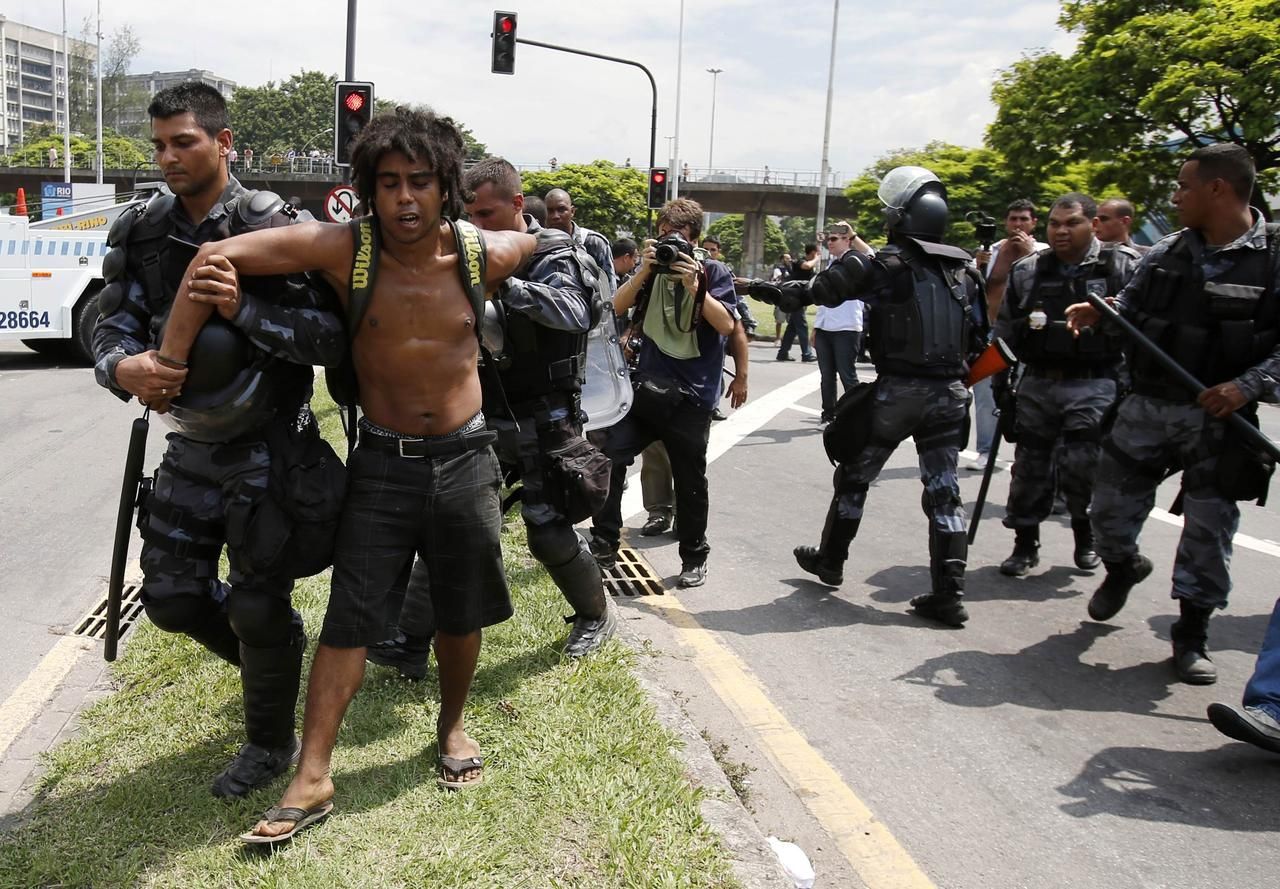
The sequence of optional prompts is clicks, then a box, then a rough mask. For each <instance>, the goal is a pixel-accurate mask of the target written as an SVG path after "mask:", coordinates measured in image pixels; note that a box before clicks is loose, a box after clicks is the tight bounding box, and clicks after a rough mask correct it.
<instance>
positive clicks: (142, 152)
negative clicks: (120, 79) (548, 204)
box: [8, 123, 151, 170]
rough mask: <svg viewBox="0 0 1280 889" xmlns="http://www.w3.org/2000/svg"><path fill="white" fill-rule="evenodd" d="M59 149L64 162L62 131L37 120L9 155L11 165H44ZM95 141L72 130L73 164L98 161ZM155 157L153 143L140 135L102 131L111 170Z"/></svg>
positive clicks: (105, 163) (104, 155)
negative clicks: (52, 151)
mask: <svg viewBox="0 0 1280 889" xmlns="http://www.w3.org/2000/svg"><path fill="white" fill-rule="evenodd" d="M50 148H56V149H58V162H59V164H61V162H62V133H61V131H59V130H55V129H54V128H53V124H47V123H42V124H36V125H34V126H29V127H27V132H26V141H24V142H23V143H22V147H21V148H17V149H15V150H14V151H13V152H12V153H11V154H10V155H9V158H8V164H9V166H11V167H44V166H48V163H49V149H50ZM95 153H96V152H95V142H94V140H93V139H90V138H86V137H84V136H81V135H79V134H77V133H72V134H71V165H72V166H73V167H91V166H93V162H94V155H95ZM150 160H151V146H149V145H146V144H145V143H143V142H140V141H138V140H136V139H130V138H128V137H127V136H121V135H120V134H119V133H117V132H115V131H114V130H108V129H104V130H103V131H102V163H103V168H104V169H107V170H132V169H133V168H134V167H136V166H138V165H139V164H144V163H148V162H150Z"/></svg>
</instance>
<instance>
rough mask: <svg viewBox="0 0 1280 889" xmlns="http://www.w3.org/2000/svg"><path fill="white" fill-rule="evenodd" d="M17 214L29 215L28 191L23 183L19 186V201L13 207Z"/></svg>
mask: <svg viewBox="0 0 1280 889" xmlns="http://www.w3.org/2000/svg"><path fill="white" fill-rule="evenodd" d="M13 209H14V210H15V211H16V213H15V215H17V216H26V215H27V192H26V189H24V188H23V187H22V186H21V185H19V186H18V203H17V205H16V206H14V208H13Z"/></svg>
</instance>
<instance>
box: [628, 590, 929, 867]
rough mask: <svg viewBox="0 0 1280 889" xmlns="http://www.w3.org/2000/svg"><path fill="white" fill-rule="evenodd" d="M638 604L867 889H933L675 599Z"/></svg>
mask: <svg viewBox="0 0 1280 889" xmlns="http://www.w3.org/2000/svg"><path fill="white" fill-rule="evenodd" d="M641 601H643V602H644V604H646V605H648V606H649V607H650V608H652V609H653V610H655V611H657V612H660V613H661V614H662V615H663V617H664V618H665V619H666V620H667V621H668V622H669V623H670V624H671V625H672V626H673V627H675V629H676V632H677V635H678V636H679V637H680V640H681V641H682V642H683V643H684V644H685V645H687V646H688V647H689V648H691V649H693V651H694V652H695V653H696V655H697V656H696V657H695V658H694V663H695V664H697V666H698V669H699V670H700V671H701V672H702V675H703V676H704V677H706V680H707V682H708V683H709V684H710V685H711V687H712V689H714V690H715V692H716V694H717V695H719V696H720V699H721V700H723V701H724V702H725V704H726V705H727V706H728V707H729V709H730V710H732V711H733V713H734V715H735V716H736V717H737V718H738V720H739V721H740V722H741V723H742V724H743V725H744V726H746V727H747V728H749V729H750V730H751V731H753V732H754V733H755V734H756V736H757V737H758V738H759V739H760V742H761V745H762V746H763V747H764V750H765V752H766V753H767V754H768V756H769V758H770V759H771V760H772V761H773V764H774V767H775V768H776V769H777V770H778V773H779V774H780V775H782V777H783V779H784V780H785V781H786V782H787V784H788V785H789V786H790V787H791V789H792V790H793V791H795V793H796V796H797V797H798V798H799V799H800V801H801V802H802V803H804V805H805V807H806V808H808V810H809V811H810V812H811V813H812V814H813V817H814V818H816V819H817V821H818V823H819V824H821V825H822V827H823V828H824V829H825V830H826V831H827V832H828V833H830V834H831V836H832V837H833V838H834V839H835V841H836V845H837V846H838V847H839V849H840V852H841V854H843V855H844V857H845V858H846V859H847V860H848V861H849V864H850V865H851V866H852V867H853V869H854V870H855V871H856V872H857V874H858V876H859V877H861V878H862V881H863V882H864V883H866V884H867V886H868V887H870V889H934V884H933V882H932V881H931V880H930V879H929V878H928V876H926V875H925V873H924V871H922V870H921V869H920V867H919V865H917V864H916V863H915V861H914V860H913V859H912V858H911V856H910V855H909V854H908V853H907V850H906V849H904V848H903V847H902V845H901V844H900V843H899V842H898V841H897V839H895V838H894V836H893V834H891V833H890V832H889V829H888V828H887V827H885V826H884V824H883V823H881V822H880V821H879V820H878V819H877V818H876V816H875V815H874V814H872V812H871V810H870V809H868V808H867V806H866V805H865V804H864V803H863V802H862V800H860V799H858V797H857V795H856V794H854V792H853V791H852V790H850V789H849V787H848V786H847V785H846V784H845V783H844V780H843V779H842V778H841V777H840V773H839V772H837V771H836V770H835V769H834V768H833V767H832V766H831V764H830V763H829V762H827V760H826V759H825V758H824V757H823V755H822V754H821V753H819V752H818V751H817V750H816V749H814V747H813V746H812V745H811V744H809V742H808V741H806V740H805V738H804V736H803V735H802V734H801V733H800V732H799V731H798V730H797V729H796V728H795V726H793V725H792V724H791V723H790V722H788V721H787V718H786V716H784V715H783V714H782V711H780V710H779V709H778V708H777V707H776V706H774V704H773V702H772V701H770V700H769V696H768V693H767V692H766V691H765V688H764V685H763V684H762V683H761V682H760V680H759V679H758V678H757V677H756V676H755V674H754V673H752V672H751V669H750V668H749V667H748V666H747V665H746V664H745V663H744V662H743V661H742V659H741V658H739V657H738V656H737V655H736V654H734V652H733V651H732V650H731V649H730V648H729V647H728V646H726V645H725V644H724V643H723V642H721V641H720V640H719V639H717V638H716V636H715V635H714V634H713V633H711V632H710V631H709V630H707V629H705V628H703V627H702V626H701V625H700V624H699V623H698V621H697V618H696V617H695V616H694V615H693V614H691V613H690V612H689V611H688V610H687V609H686V608H685V607H684V605H683V604H681V602H680V600H678V599H677V598H676V597H675V595H674V594H673V593H671V592H668V593H667V594H666V595H665V596H646V597H644V598H643V599H642V600H641Z"/></svg>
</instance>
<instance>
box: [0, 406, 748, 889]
mask: <svg viewBox="0 0 1280 889" xmlns="http://www.w3.org/2000/svg"><path fill="white" fill-rule="evenodd" d="M319 401H320V399H317V402H319ZM322 414H323V419H324V421H325V426H326V433H327V434H330V435H332V432H333V429H332V426H333V423H334V419H333V413H332V409H331V407H329V406H327V405H326V406H325V408H324V409H323V410H322ZM339 435H340V432H339ZM335 446H336V445H335ZM340 450H341V449H340ZM504 547H505V552H506V558H507V567H508V572H509V578H510V582H511V587H512V594H513V597H514V599H515V605H516V616H515V617H514V618H512V619H511V620H509V621H507V622H506V623H504V624H501V625H499V626H498V627H494V628H492V629H491V630H490V631H488V632H486V634H485V640H484V648H483V650H482V653H481V660H480V667H479V671H478V674H477V676H476V682H475V686H474V689H473V691H472V697H471V703H470V706H469V708H468V728H469V731H470V733H471V735H472V736H473V737H474V738H476V739H477V740H478V741H479V742H480V744H481V746H482V747H483V749H484V755H485V763H486V780H485V783H484V785H483V786H481V787H477V788H474V789H472V790H468V791H467V792H466V793H457V794H450V793H447V792H445V791H442V790H440V789H438V788H437V787H436V784H435V777H434V768H433V764H434V758H435V752H436V751H435V735H434V726H435V717H436V713H437V710H438V705H437V702H438V700H439V690H438V688H437V686H436V683H435V681H434V678H435V677H434V669H433V671H432V674H431V676H430V677H429V678H428V679H427V680H426V681H425V682H421V683H409V682H406V681H405V680H403V679H401V678H400V677H399V676H398V675H397V674H396V673H395V671H393V670H389V669H386V668H381V667H373V666H370V668H369V671H368V674H367V677H366V681H365V686H364V688H363V689H362V691H361V692H360V694H359V695H358V696H357V698H356V700H355V702H354V703H353V704H352V707H351V709H350V711H349V712H348V714H347V719H346V722H345V723H344V725H343V728H342V732H341V734H340V735H339V738H338V747H337V750H336V753H335V758H334V781H335V784H336V785H337V796H336V798H335V802H336V809H335V812H334V814H333V815H332V816H331V817H330V818H329V819H328V820H327V821H325V822H323V823H321V824H320V825H318V826H316V827H315V828H313V829H310V830H308V831H306V832H304V833H302V834H300V835H299V836H298V837H297V838H296V839H295V840H294V841H293V842H292V843H291V844H290V845H289V846H288V847H286V848H284V849H282V850H280V851H278V852H276V853H274V854H261V853H258V852H254V851H252V850H250V851H246V850H244V849H243V848H242V847H241V844H240V843H239V841H238V840H237V839H236V836H237V834H239V833H240V832H242V831H244V830H246V829H247V828H248V827H249V826H250V825H251V824H252V823H253V821H254V819H255V818H256V817H257V816H258V814H259V813H261V812H262V811H263V810H264V809H266V808H267V807H268V806H270V805H273V804H274V803H275V802H276V801H277V800H278V798H279V794H280V793H281V791H282V790H283V788H284V786H285V782H286V780H287V779H286V778H282V779H280V780H279V781H278V782H276V783H275V784H274V785H272V786H271V787H269V788H267V789H264V790H261V791H259V792H258V793H256V794H253V795H252V796H250V797H249V798H248V799H245V800H240V801H232V802H227V801H222V800H218V799H215V798H214V797H213V796H212V795H211V794H210V793H209V789H208V785H209V782H210V780H211V779H212V778H213V776H214V775H215V774H217V772H218V771H219V770H220V769H221V768H222V767H223V766H224V765H225V764H226V762H227V761H228V759H229V758H230V757H231V756H232V755H233V754H234V753H235V750H236V748H237V747H238V745H239V743H240V741H241V734H242V728H241V706H240V701H239V680H238V677H237V676H236V675H235V673H234V672H233V671H232V670H231V669H230V668H229V667H228V666H227V665H226V664H224V663H222V662H221V661H218V660H217V659H215V658H214V657H213V656H212V655H210V654H207V653H206V652H204V650H203V649H201V648H200V647H198V646H197V645H195V644H194V643H192V642H190V641H188V640H186V639H180V638H177V637H174V636H172V635H169V634H165V633H161V632H159V631H157V630H156V629H155V628H154V627H153V626H151V625H150V624H148V623H145V622H144V623H143V624H142V625H141V626H140V627H139V628H138V629H137V631H136V632H135V634H134V636H133V638H132V639H131V641H130V643H129V645H128V647H127V648H126V650H125V653H124V656H123V657H122V659H121V660H120V661H119V662H118V663H117V665H116V668H115V677H116V681H117V684H118V689H117V691H115V693H113V694H112V695H110V696H109V697H107V698H105V699H103V700H102V701H100V702H98V703H97V704H96V705H94V706H93V707H92V708H90V709H89V710H88V711H87V712H86V713H85V714H84V715H83V718H82V727H81V730H80V732H79V733H78V734H77V736H76V737H75V738H73V739H72V740H70V741H68V742H67V743H65V744H64V745H62V746H61V747H59V748H58V749H56V750H55V751H53V752H52V753H51V754H50V756H49V762H48V771H47V773H46V776H45V779H44V786H43V788H42V792H41V793H40V795H39V796H38V798H37V799H36V801H35V802H33V803H32V805H31V806H30V808H29V809H28V810H27V812H26V813H24V817H23V819H22V822H21V823H20V824H19V825H18V826H16V827H15V828H14V829H13V830H12V831H10V832H8V833H7V834H4V835H0V886H4V887H10V886H13V887H34V886H54V885H56V886H132V885H147V886H182V887H189V886H246V887H248V886H255V887H256V886H279V887H285V886H315V885H327V886H353V887H364V886H375V887H381V886H388V887H392V886H414V887H417V886H441V887H444V886H447V887H464V886H465V887H472V886H475V887H501V889H507V887H525V886H528V887H544V886H546V887H561V886H563V887H577V886H582V887H587V886H590V887H613V886H617V887H641V886H644V887H649V886H672V887H675V886H690V887H702V886H705V887H728V886H736V885H737V883H736V881H735V879H734V878H733V876H732V874H731V870H730V866H729V863H728V859H727V857H726V854H725V852H724V850H723V849H722V847H721V846H720V844H719V841H718V839H717V838H716V836H715V835H714V834H713V833H712V831H711V830H710V828H709V827H708V826H707V825H706V824H705V823H704V822H703V820H702V817H701V815H700V814H699V808H698V806H699V801H700V796H699V792H698V791H697V790H695V789H694V788H692V787H691V786H690V785H689V783H688V781H687V780H686V779H685V777H684V774H683V769H682V766H681V763H680V761H679V759H678V758H677V757H676V755H675V754H674V752H673V748H674V745H675V744H676V741H675V739H674V738H673V737H672V736H671V735H670V734H669V733H668V732H667V731H666V730H665V729H663V728H662V727H661V726H659V725H658V723H657V722H656V720H655V717H654V714H653V711H652V707H651V706H650V704H649V703H648V701H647V700H646V699H645V696H644V693H643V692H642V691H641V689H640V688H639V686H638V685H637V683H636V681H635V679H634V677H633V676H632V675H631V672H630V671H631V669H632V668H633V666H634V656H633V654H632V653H631V652H630V651H629V650H627V649H626V648H625V647H623V646H622V645H619V644H618V643H616V642H614V643H610V644H609V645H608V646H607V647H606V648H605V649H604V650H602V651H601V652H599V653H598V654H596V655H595V656H593V657H591V658H589V659H588V660H586V661H585V662H574V661H571V660H569V659H566V658H564V657H563V656H562V655H561V653H560V649H561V646H562V645H563V640H564V636H565V624H564V622H563V621H562V619H561V618H562V615H563V614H564V612H565V605H564V603H563V601H562V600H561V598H560V595H559V593H558V591H557V590H556V589H555V587H554V586H553V585H552V584H551V582H550V580H549V579H548V578H547V576H546V574H545V573H544V572H543V571H542V569H541V568H540V566H538V565H537V564H536V563H535V562H533V560H532V559H531V558H530V557H529V556H528V554H527V550H526V549H525V547H524V541H523V528H522V527H521V526H520V523H519V521H518V520H517V521H515V522H514V524H513V527H511V528H509V530H508V532H507V533H506V534H505V535H504ZM327 593H328V579H327V576H321V577H317V578H311V579H309V580H306V581H302V582H300V583H299V584H298V587H297V589H296V591H295V594H294V597H295V604H296V605H297V607H298V608H299V609H300V610H301V611H302V612H303V614H304V616H305V618H306V624H307V627H308V630H309V632H311V634H312V635H314V634H315V632H316V631H317V630H318V627H319V625H320V618H321V616H322V614H323V610H324V603H325V601H326V598H327ZM308 657H310V652H309V653H308Z"/></svg>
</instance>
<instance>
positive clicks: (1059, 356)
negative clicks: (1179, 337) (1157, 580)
mask: <svg viewBox="0 0 1280 889" xmlns="http://www.w3.org/2000/svg"><path fill="white" fill-rule="evenodd" d="M1139 259H1140V257H1139V256H1138V254H1137V252H1136V251H1134V250H1131V249H1129V248H1128V247H1124V246H1120V245H1104V244H1103V243H1102V242H1100V241H1098V240H1097V239H1096V238H1094V239H1092V240H1091V242H1090V244H1089V248H1088V250H1087V251H1086V253H1085V255H1084V257H1083V258H1082V259H1081V261H1080V262H1079V263H1076V264H1073V265H1064V264H1063V263H1061V262H1060V261H1059V260H1058V258H1057V257H1056V255H1055V254H1054V253H1053V250H1052V248H1048V247H1046V248H1044V249H1043V250H1041V251H1039V252H1037V253H1033V254H1032V255H1030V256H1027V257H1024V258H1022V259H1020V260H1019V261H1018V262H1017V263H1015V264H1014V266H1013V270H1012V271H1011V273H1010V275H1009V289H1008V292H1007V294H1006V296H1005V300H1004V302H1003V304H1002V305H1001V309H1000V318H999V320H998V321H997V322H996V328H995V335H996V336H998V337H1002V338H1003V339H1004V340H1005V342H1006V343H1008V344H1009V346H1010V348H1012V349H1013V351H1014V354H1016V355H1017V356H1018V357H1019V359H1020V360H1021V361H1022V362H1023V366H1024V367H1025V372H1024V375H1023V378H1022V381H1021V383H1020V384H1019V387H1018V395H1017V406H1018V407H1017V413H1016V415H1015V416H1016V420H1015V424H1016V426H1015V428H1016V431H1017V448H1016V450H1015V452H1014V463H1013V480H1012V482H1011V483H1010V485H1009V499H1008V504H1007V507H1006V514H1005V519H1004V525H1005V527H1006V528H1013V529H1015V531H1017V533H1018V543H1017V545H1016V546H1015V550H1014V555H1013V556H1011V557H1010V558H1009V559H1008V560H1007V561H1006V563H1005V564H1004V565H1002V566H1001V570H1002V571H1004V573H1006V574H1025V573H1026V569H1027V568H1029V567H1030V566H1032V565H1034V564H1036V562H1038V561H1039V559H1038V557H1037V556H1036V554H1035V551H1036V548H1037V547H1038V545H1039V527H1040V524H1041V523H1042V522H1043V521H1044V520H1045V519H1047V518H1048V517H1049V515H1050V513H1051V512H1052V510H1053V498H1054V483H1055V481H1056V482H1057V485H1058V487H1059V488H1060V489H1061V490H1062V493H1063V495H1064V496H1065V498H1066V501H1067V510H1068V512H1070V514H1071V521H1072V528H1073V530H1074V531H1075V538H1076V563H1077V565H1078V567H1080V568H1085V569H1092V568H1096V567H1097V561H1098V560H1097V556H1096V555H1095V554H1094V551H1093V546H1094V544H1093V540H1092V534H1091V533H1090V530H1089V514H1088V510H1089V501H1090V498H1091V497H1092V493H1093V479H1094V474H1095V472H1096V471H1097V465H1098V454H1099V451H1100V445H1099V442H1100V439H1101V434H1102V432H1101V424H1102V418H1103V415H1104V414H1105V413H1106V411H1107V409H1108V408H1109V407H1111V405H1112V403H1113V402H1114V401H1115V398H1116V380H1117V378H1118V376H1119V366H1120V360H1121V342H1120V340H1119V337H1118V332H1112V331H1107V332H1105V333H1104V332H1101V331H1099V332H1097V333H1092V332H1091V333H1087V334H1084V335H1083V336H1082V337H1080V338H1076V337H1073V336H1072V335H1071V333H1070V332H1069V331H1067V329H1066V327H1065V314H1064V312H1065V309H1066V306H1067V305H1069V304H1070V303H1075V302H1081V301H1083V299H1084V296H1083V292H1084V291H1085V289H1086V288H1089V289H1094V290H1096V291H1097V292H1098V294H1099V295H1102V296H1114V295H1115V294H1117V293H1118V292H1119V291H1120V288H1121V287H1122V286H1123V285H1124V284H1125V283H1126V282H1127V281H1128V280H1129V278H1130V277H1131V276H1132V274H1133V269H1134V267H1135V266H1136V265H1137V263H1138V261H1139ZM1036 311H1039V312H1043V313H1045V315H1046V316H1047V317H1046V319H1045V323H1044V326H1043V327H1041V328H1032V327H1031V324H1030V316H1031V314H1032V313H1033V312H1036ZM1038 320H1039V319H1037V322H1038ZM1059 443H1061V446H1060V447H1058V445H1059ZM1055 448H1057V450H1056V453H1055Z"/></svg>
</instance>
